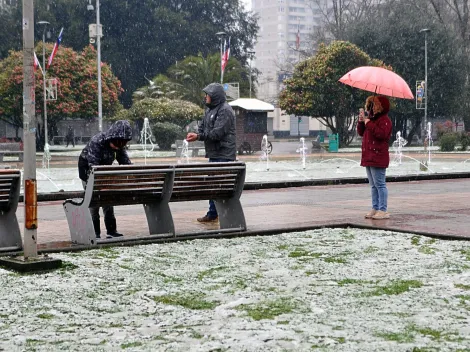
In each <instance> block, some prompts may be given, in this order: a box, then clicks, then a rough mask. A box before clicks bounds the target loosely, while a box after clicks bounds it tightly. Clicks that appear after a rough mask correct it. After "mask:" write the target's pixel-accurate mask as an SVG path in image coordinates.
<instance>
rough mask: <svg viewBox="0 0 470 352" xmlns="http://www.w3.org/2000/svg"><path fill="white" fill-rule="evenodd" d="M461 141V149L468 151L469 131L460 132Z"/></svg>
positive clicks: (469, 142) (469, 143)
mask: <svg viewBox="0 0 470 352" xmlns="http://www.w3.org/2000/svg"><path fill="white" fill-rule="evenodd" d="M459 141H460V145H461V148H460V150H461V151H463V152H464V151H466V150H467V148H468V146H469V145H470V136H469V135H468V134H467V132H462V133H460V135H459Z"/></svg>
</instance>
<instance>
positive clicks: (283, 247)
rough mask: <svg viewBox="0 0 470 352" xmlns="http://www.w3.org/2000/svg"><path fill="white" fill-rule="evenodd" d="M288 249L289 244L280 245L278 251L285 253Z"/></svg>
mask: <svg viewBox="0 0 470 352" xmlns="http://www.w3.org/2000/svg"><path fill="white" fill-rule="evenodd" d="M288 248H289V245H287V244H280V245H279V246H277V249H279V250H280V251H284V250H286V249H288Z"/></svg>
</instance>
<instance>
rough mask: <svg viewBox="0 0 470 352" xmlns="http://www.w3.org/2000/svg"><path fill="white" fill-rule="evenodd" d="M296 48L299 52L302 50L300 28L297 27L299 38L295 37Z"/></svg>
mask: <svg viewBox="0 0 470 352" xmlns="http://www.w3.org/2000/svg"><path fill="white" fill-rule="evenodd" d="M295 48H296V49H297V50H299V48H300V26H298V27H297V36H296V37H295Z"/></svg>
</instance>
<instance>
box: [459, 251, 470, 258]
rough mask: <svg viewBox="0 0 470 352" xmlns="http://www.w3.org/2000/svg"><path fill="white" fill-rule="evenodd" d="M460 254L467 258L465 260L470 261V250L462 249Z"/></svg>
mask: <svg viewBox="0 0 470 352" xmlns="http://www.w3.org/2000/svg"><path fill="white" fill-rule="evenodd" d="M460 254H462V255H464V256H465V260H468V261H470V248H465V249H461V250H460Z"/></svg>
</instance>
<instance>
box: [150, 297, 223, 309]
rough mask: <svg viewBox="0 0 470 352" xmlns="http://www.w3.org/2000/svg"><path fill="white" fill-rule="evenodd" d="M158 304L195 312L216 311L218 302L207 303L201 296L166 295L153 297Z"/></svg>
mask: <svg viewBox="0 0 470 352" xmlns="http://www.w3.org/2000/svg"><path fill="white" fill-rule="evenodd" d="M153 300H154V301H155V302H157V303H162V304H168V305H172V306H181V307H184V308H188V309H193V310H203V309H214V308H215V307H217V305H218V304H219V302H218V301H207V300H205V299H204V297H202V296H199V295H164V296H156V297H153Z"/></svg>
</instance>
